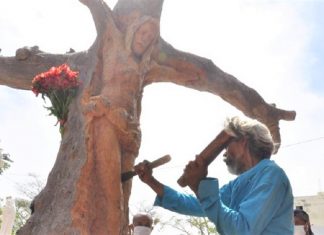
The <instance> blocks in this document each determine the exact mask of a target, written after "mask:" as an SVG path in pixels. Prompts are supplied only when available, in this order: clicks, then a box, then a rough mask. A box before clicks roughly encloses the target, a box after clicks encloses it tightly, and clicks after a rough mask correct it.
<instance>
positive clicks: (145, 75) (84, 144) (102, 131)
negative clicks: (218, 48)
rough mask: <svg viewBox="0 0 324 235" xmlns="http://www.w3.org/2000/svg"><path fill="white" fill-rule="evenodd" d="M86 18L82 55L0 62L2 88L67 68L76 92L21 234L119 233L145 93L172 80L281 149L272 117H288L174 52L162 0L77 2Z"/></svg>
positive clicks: (35, 52)
mask: <svg viewBox="0 0 324 235" xmlns="http://www.w3.org/2000/svg"><path fill="white" fill-rule="evenodd" d="M80 2H81V3H83V4H84V5H85V6H87V7H88V8H89V10H90V12H91V14H92V16H93V20H94V23H95V26H96V30H97V38H96V40H95V42H94V43H93V45H92V46H91V47H90V48H89V50H88V51H85V52H76V53H69V54H63V55H59V54H48V53H45V52H42V51H40V50H39V49H38V47H33V48H20V49H18V50H17V52H16V56H14V57H3V56H0V85H6V86H9V87H12V88H17V89H25V90H30V89H31V81H32V79H33V77H34V76H35V75H37V74H38V73H41V72H44V71H46V70H48V69H49V68H50V67H52V66H57V65H60V64H62V63H67V64H69V65H70V67H71V68H72V69H73V70H76V71H79V78H80V79H81V81H82V87H81V88H80V89H79V93H78V95H77V97H76V98H75V99H74V100H73V102H72V103H71V105H70V109H69V116H68V120H67V122H66V124H65V126H64V130H65V131H64V134H63V136H62V142H61V146H60V149H59V153H58V156H57V159H56V162H55V164H54V167H53V169H52V170H51V172H50V174H49V177H48V181H47V184H46V187H45V188H44V190H43V191H42V192H41V193H40V194H39V195H38V196H37V197H36V198H35V199H34V203H33V204H34V213H33V214H32V216H31V217H30V219H29V220H28V222H27V223H26V225H25V226H24V227H23V228H22V229H21V230H20V231H19V233H18V234H20V235H21V234H22V235H30V234H33V235H44V234H46V235H58V234H60V235H62V234H68V235H71V234H109V235H118V234H121V235H123V234H126V228H127V225H128V200H129V197H130V193H131V180H129V181H127V182H125V183H123V184H122V183H121V178H120V176H121V172H125V171H129V170H131V169H132V168H133V165H134V161H135V158H136V157H137V155H138V151H139V147H140V143H141V131H140V123H139V120H140V114H141V100H142V94H143V89H144V87H145V86H146V85H149V84H151V83H153V82H172V83H175V84H178V85H181V86H186V87H189V88H193V89H196V90H199V91H206V92H210V93H213V94H215V95H218V96H220V97H221V98H223V99H224V100H225V101H227V102H229V103H230V104H231V105H233V106H235V107H236V108H237V109H239V110H241V111H242V112H243V113H244V114H245V115H247V116H249V117H251V118H254V119H257V120H259V121H261V122H263V123H264V124H265V125H267V126H268V128H269V129H270V131H271V134H272V136H273V138H274V140H275V141H276V142H277V143H278V144H280V133H279V120H281V119H284V120H293V119H294V118H295V112H294V111H285V110H281V109H278V108H276V107H275V106H272V105H270V104H268V103H266V102H265V101H264V100H263V98H262V97H261V96H260V95H259V94H258V93H257V92H256V91H255V90H253V89H252V88H250V87H247V86H246V85H244V84H243V83H241V82H240V81H239V80H237V79H236V78H235V77H233V76H232V75H230V74H227V73H225V72H223V71H222V70H221V69H219V68H218V67H217V66H216V65H214V63H213V62H212V61H211V60H208V59H205V58H201V57H198V56H195V55H192V54H189V53H185V52H181V51H178V50H176V49H174V48H173V47H172V46H171V45H169V44H168V43H167V42H165V41H164V40H163V39H162V38H161V37H160V34H159V32H160V30H159V24H160V16H161V11H162V4H163V0H119V2H118V3H117V4H116V6H115V8H114V9H113V10H111V9H110V8H109V7H108V6H107V5H106V3H105V2H104V1H102V0H80Z"/></svg>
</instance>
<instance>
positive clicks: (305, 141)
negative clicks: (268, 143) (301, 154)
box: [281, 136, 324, 148]
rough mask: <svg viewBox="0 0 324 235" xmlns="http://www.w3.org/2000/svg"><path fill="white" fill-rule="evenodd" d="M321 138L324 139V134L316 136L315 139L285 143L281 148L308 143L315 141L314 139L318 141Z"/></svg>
mask: <svg viewBox="0 0 324 235" xmlns="http://www.w3.org/2000/svg"><path fill="white" fill-rule="evenodd" d="M321 139H324V136H322V137H317V138H314V139H309V140H304V141H300V142H297V143H293V144H287V145H283V146H282V147H281V148H287V147H291V146H295V145H300V144H306V143H309V142H314V141H318V140H321Z"/></svg>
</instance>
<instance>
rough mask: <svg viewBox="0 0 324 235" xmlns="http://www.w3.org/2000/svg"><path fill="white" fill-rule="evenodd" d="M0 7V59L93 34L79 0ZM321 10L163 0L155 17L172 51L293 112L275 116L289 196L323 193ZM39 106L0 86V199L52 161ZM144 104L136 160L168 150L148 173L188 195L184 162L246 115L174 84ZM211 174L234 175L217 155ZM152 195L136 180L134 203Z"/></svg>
mask: <svg viewBox="0 0 324 235" xmlns="http://www.w3.org/2000/svg"><path fill="white" fill-rule="evenodd" d="M106 2H107V3H108V4H109V6H110V7H113V5H114V4H115V1H113V0H111V1H106ZM18 6H19V7H18ZM0 9H1V14H0V48H1V49H2V51H1V52H0V53H1V54H0V55H2V56H13V55H14V54H15V51H16V49H18V48H20V47H23V46H34V45H37V46H39V48H40V50H42V51H45V52H50V53H65V52H67V51H68V50H69V49H70V48H73V49H75V50H76V51H82V50H87V49H88V48H89V47H90V45H91V44H92V42H93V41H94V39H95V36H96V35H95V29H94V25H93V21H92V17H91V15H90V13H89V10H88V9H87V8H86V7H85V6H83V5H82V4H81V3H79V2H78V1H77V0H56V1H51V0H29V1H24V0H10V1H9V0H0ZM323 15H324V0H317V1H315V0H299V1H297V0H296V1H295V0H281V1H279V0H278V1H270V0H231V1H228V0H177V1H174V0H165V2H164V6H163V12H162V17H161V36H162V37H163V38H164V39H165V40H166V41H167V42H169V43H170V44H171V45H173V46H174V47H175V48H177V49H179V50H182V51H186V52H190V53H193V54H196V55H199V56H202V57H205V58H209V59H211V60H212V61H213V62H214V63H215V64H216V65H217V66H218V67H219V68H221V69H222V70H223V71H225V72H227V73H230V74H232V75H234V76H235V77H236V78H238V79H239V80H240V81H241V82H243V83H245V84H246V85H248V86H250V87H252V88H254V89H255V90H257V91H258V92H259V93H260V94H261V96H262V97H263V98H264V99H265V100H266V101H267V102H269V103H275V104H276V105H277V107H279V108H283V109H287V110H295V111H296V112H297V116H296V120H295V121H289V122H287V121H281V122H280V128H281V136H282V147H281V148H280V150H279V152H278V153H277V154H276V155H274V156H273V157H272V159H273V160H275V161H276V162H277V163H278V164H279V165H280V166H281V167H282V168H283V169H284V170H285V172H286V173H287V175H288V177H289V179H290V182H291V184H292V188H293V193H294V196H305V195H315V194H317V193H318V192H319V191H324V173H323V166H324V149H323V148H322V146H323V144H324V122H323V117H324V78H323V68H324V44H323V41H324V30H323V25H324V17H323ZM44 105H48V103H47V104H45V103H44V101H43V100H42V99H41V98H40V97H37V98H36V97H35V96H34V94H33V93H32V92H31V91H21V90H15V89H11V88H8V87H5V86H0V110H1V111H0V112H1V115H0V141H1V142H0V148H2V149H3V151H4V152H5V153H10V155H11V158H12V159H13V160H14V163H13V164H12V166H11V168H10V169H8V170H7V171H5V173H4V174H3V175H1V176H0V198H1V197H2V198H3V197H6V196H9V195H12V196H14V197H18V196H19V192H18V191H17V184H22V183H24V182H26V181H28V179H29V177H28V174H30V173H34V174H37V175H39V177H41V178H43V179H44V180H46V178H47V175H48V173H49V171H50V170H51V168H52V167H53V164H54V162H55V158H56V154H57V152H58V148H59V145H60V134H59V131H58V126H55V123H56V120H55V118H54V117H53V116H48V112H47V110H46V109H45V108H44V107H43V106H44ZM142 105H143V108H142V115H141V129H142V145H141V149H140V154H139V156H138V159H137V162H140V161H142V160H144V159H148V160H154V159H155V158H158V157H160V156H163V155H165V154H170V155H171V157H172V160H171V162H170V163H168V164H166V165H164V166H161V167H159V168H157V169H156V170H154V175H155V176H156V177H157V178H158V179H160V180H161V182H162V183H165V184H167V185H170V186H171V187H174V188H175V189H177V190H185V191H188V189H182V188H180V186H178V185H177V183H176V180H177V179H178V177H179V176H180V175H181V173H182V170H183V168H184V167H185V165H186V163H187V162H188V161H189V160H192V159H194V157H195V155H196V154H199V153H200V152H201V151H202V150H203V149H204V148H205V146H207V144H208V143H209V142H210V141H211V140H212V139H213V138H214V137H215V136H216V135H217V133H218V132H219V131H220V130H221V129H222V127H223V122H224V120H225V118H226V117H228V116H233V115H242V113H241V112H240V111H238V110H237V109H235V108H233V107H232V106H231V105H230V104H228V103H226V102H225V101H223V100H222V99H221V98H220V97H218V96H215V95H212V94H209V93H206V92H198V91H195V90H191V89H188V88H184V87H180V86H176V85H174V84H153V85H150V86H148V87H146V88H145V90H144V97H143V100H142ZM209 176H212V177H217V178H219V180H220V184H221V185H222V184H225V183H227V182H228V181H229V180H231V179H233V178H234V177H235V176H233V175H230V174H229V173H228V172H227V169H226V166H225V164H224V163H223V161H222V157H221V156H220V157H218V158H217V159H216V160H215V161H214V162H213V163H212V164H211V166H210V167H209ZM143 190H145V192H147V195H146V196H145V198H144V199H143V195H142V194H141V193H140V192H142V191H143ZM153 199H154V193H153V192H151V191H150V190H149V189H148V188H147V186H146V185H143V184H142V183H141V182H140V181H139V180H138V178H134V181H133V191H132V195H131V201H130V206H131V207H134V208H135V207H137V206H138V205H139V204H140V203H142V202H143V201H145V202H147V203H148V204H150V203H152V201H153Z"/></svg>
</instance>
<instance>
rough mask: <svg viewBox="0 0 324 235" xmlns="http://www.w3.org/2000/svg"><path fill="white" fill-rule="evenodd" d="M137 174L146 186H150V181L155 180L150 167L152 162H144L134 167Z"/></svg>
mask: <svg viewBox="0 0 324 235" xmlns="http://www.w3.org/2000/svg"><path fill="white" fill-rule="evenodd" d="M134 170H135V172H136V173H137V175H138V176H139V178H140V179H141V180H142V181H143V182H144V183H146V184H149V182H150V181H152V179H153V175H152V173H153V171H152V168H151V167H150V162H149V161H147V160H144V161H142V162H140V163H139V164H137V165H136V166H135V167H134Z"/></svg>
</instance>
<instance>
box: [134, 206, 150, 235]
mask: <svg viewBox="0 0 324 235" xmlns="http://www.w3.org/2000/svg"><path fill="white" fill-rule="evenodd" d="M129 228H130V234H132V235H150V234H151V232H152V230H153V218H152V216H151V215H150V214H148V213H144V212H140V213H137V214H136V215H134V216H133V224H131V225H129ZM131 231H133V233H132V232H131Z"/></svg>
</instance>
